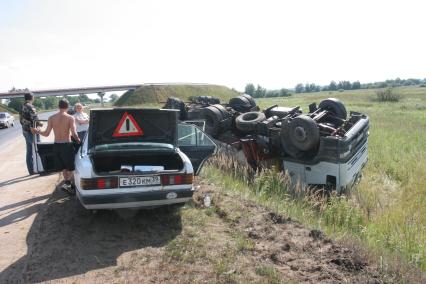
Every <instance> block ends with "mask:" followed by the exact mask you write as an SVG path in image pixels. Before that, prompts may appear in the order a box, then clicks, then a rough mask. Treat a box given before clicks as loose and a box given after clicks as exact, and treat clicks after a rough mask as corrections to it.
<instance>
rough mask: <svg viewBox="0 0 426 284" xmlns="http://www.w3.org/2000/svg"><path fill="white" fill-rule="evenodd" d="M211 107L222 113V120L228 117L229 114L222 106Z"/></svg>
mask: <svg viewBox="0 0 426 284" xmlns="http://www.w3.org/2000/svg"><path fill="white" fill-rule="evenodd" d="M212 107H214V108H217V109H218V110H219V111H220V112H221V113H222V116H223V117H224V118H227V117H229V112H228V111H227V110H226V108H225V107H224V106H223V105H220V104H215V105H212Z"/></svg>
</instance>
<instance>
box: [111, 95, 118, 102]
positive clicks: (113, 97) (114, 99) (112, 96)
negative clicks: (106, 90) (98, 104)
mask: <svg viewBox="0 0 426 284" xmlns="http://www.w3.org/2000/svg"><path fill="white" fill-rule="evenodd" d="M116 100H118V95H117V94H112V95H111V96H109V101H110V102H112V103H113V102H115V101H116Z"/></svg>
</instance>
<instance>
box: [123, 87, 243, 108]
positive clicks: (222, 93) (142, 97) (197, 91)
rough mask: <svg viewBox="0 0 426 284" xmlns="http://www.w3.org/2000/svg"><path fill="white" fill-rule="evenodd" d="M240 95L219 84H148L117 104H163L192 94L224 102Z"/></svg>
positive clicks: (127, 93) (129, 93)
mask: <svg viewBox="0 0 426 284" xmlns="http://www.w3.org/2000/svg"><path fill="white" fill-rule="evenodd" d="M237 95H239V93H238V92H236V91H234V90H231V89H229V88H227V87H225V86H218V85H147V86H142V87H140V88H138V89H136V90H135V91H134V92H133V91H129V92H126V93H124V94H123V95H122V96H121V97H120V98H119V99H118V100H117V101H116V102H115V105H116V106H124V105H126V106H134V105H142V104H146V103H150V104H163V103H164V102H166V100H167V98H168V97H177V98H180V99H182V100H184V101H187V100H188V99H189V97H191V96H214V97H218V98H219V99H220V100H221V101H223V102H228V101H229V99H230V98H231V97H235V96H237Z"/></svg>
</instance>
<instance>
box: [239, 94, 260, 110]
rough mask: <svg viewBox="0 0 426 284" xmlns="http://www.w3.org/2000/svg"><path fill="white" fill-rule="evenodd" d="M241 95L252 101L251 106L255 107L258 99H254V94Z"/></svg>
mask: <svg viewBox="0 0 426 284" xmlns="http://www.w3.org/2000/svg"><path fill="white" fill-rule="evenodd" d="M241 96H242V97H244V98H246V99H247V100H248V101H249V102H250V105H251V107H255V106H256V101H255V100H254V99H253V97H252V96H250V95H247V94H243V95H241Z"/></svg>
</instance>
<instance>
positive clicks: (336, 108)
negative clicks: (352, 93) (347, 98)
mask: <svg viewBox="0 0 426 284" xmlns="http://www.w3.org/2000/svg"><path fill="white" fill-rule="evenodd" d="M318 108H320V109H324V110H328V111H330V112H331V113H333V114H334V115H335V116H337V117H338V118H341V119H346V117H347V115H348V113H347V111H346V107H345V105H344V104H343V103H342V102H341V101H340V100H338V99H335V98H328V99H325V100H322V101H321V102H320V104H319V105H318Z"/></svg>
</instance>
